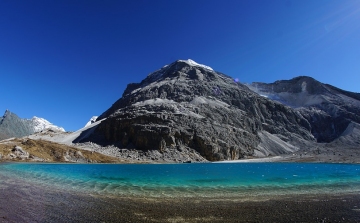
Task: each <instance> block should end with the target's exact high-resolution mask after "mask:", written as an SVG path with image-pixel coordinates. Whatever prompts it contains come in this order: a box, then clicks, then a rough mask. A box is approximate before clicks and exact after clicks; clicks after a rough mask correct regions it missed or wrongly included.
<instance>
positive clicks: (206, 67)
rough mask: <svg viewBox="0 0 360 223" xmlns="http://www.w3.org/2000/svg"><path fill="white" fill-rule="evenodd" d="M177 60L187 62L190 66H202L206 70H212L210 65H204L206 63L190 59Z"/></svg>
mask: <svg viewBox="0 0 360 223" xmlns="http://www.w3.org/2000/svg"><path fill="white" fill-rule="evenodd" d="M179 61H180V62H185V63H187V64H189V65H190V66H197V67H202V68H205V69H207V70H212V71H214V70H213V69H212V68H211V67H209V66H206V65H204V64H199V63H196V62H195V61H193V60H192V59H187V60H179Z"/></svg>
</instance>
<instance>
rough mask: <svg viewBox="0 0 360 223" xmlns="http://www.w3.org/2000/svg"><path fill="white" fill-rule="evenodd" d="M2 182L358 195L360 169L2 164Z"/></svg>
mask: <svg viewBox="0 0 360 223" xmlns="http://www.w3.org/2000/svg"><path fill="white" fill-rule="evenodd" d="M1 176H3V177H1ZM4 179H16V180H18V181H19V180H20V181H24V182H27V183H32V184H36V185H40V186H43V187H46V188H57V189H61V190H68V191H76V192H84V193H90V194H103V195H115V196H145V197H177V196H180V197H236V196H239V197H243V196H262V195H287V194H326V193H329V194H330V193H331V194H334V193H354V192H360V165H357V164H313V163H311V164H310V163H309V164H307V163H223V164H222V163H206V164H35V163H9V164H1V165H0V186H1V184H2V180H4Z"/></svg>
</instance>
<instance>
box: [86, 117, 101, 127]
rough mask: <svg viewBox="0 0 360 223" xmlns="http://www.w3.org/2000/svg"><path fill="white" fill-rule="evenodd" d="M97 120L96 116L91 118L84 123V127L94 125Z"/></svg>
mask: <svg viewBox="0 0 360 223" xmlns="http://www.w3.org/2000/svg"><path fill="white" fill-rule="evenodd" d="M97 118H98V116H93V117H91V119H90V120H89V121H88V122H87V123H86V125H85V126H84V127H87V126H89V125H91V124H93V123H95V122H96V119H97Z"/></svg>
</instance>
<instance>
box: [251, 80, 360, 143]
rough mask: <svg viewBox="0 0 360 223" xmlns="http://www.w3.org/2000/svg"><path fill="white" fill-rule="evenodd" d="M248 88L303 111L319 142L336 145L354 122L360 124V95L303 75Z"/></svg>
mask: <svg viewBox="0 0 360 223" xmlns="http://www.w3.org/2000/svg"><path fill="white" fill-rule="evenodd" d="M248 87H249V88H250V89H252V90H253V91H255V92H257V93H258V94H260V95H262V96H264V97H267V98H269V99H273V100H276V101H279V102H281V103H282V104H284V105H288V106H291V107H292V108H294V109H295V110H296V111H299V112H300V113H301V115H302V116H303V117H304V118H306V120H307V121H308V122H309V123H310V125H311V133H312V134H313V135H314V137H315V138H316V139H317V141H318V142H327V143H329V142H332V141H334V140H335V139H337V138H339V137H340V136H341V135H342V134H343V133H344V131H345V130H346V129H347V128H348V126H349V125H350V124H351V123H360V94H359V93H353V92H348V91H344V90H341V89H338V88H336V87H334V86H331V85H328V84H323V83H320V82H319V81H316V80H315V79H313V78H311V77H305V76H301V77H296V78H293V79H291V80H283V81H276V82H274V83H270V84H265V83H259V82H256V83H252V84H251V85H248ZM359 137H360V136H359ZM349 143H350V142H349Z"/></svg>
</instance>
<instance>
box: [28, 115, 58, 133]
mask: <svg viewBox="0 0 360 223" xmlns="http://www.w3.org/2000/svg"><path fill="white" fill-rule="evenodd" d="M30 121H31V122H32V124H33V128H34V132H41V131H42V130H44V129H51V130H55V131H61V132H65V129H64V128H62V127H58V126H56V125H54V124H52V123H51V122H49V121H48V120H46V119H43V118H39V117H36V116H34V117H33V118H32V119H30Z"/></svg>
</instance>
